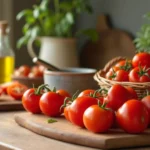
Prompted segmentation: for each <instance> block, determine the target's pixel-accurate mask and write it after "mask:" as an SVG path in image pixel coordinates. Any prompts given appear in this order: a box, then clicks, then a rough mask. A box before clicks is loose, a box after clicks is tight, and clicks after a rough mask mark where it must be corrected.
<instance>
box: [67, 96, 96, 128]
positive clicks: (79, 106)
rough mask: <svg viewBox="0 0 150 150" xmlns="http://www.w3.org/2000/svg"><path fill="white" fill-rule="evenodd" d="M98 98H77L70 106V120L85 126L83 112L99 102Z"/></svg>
mask: <svg viewBox="0 0 150 150" xmlns="http://www.w3.org/2000/svg"><path fill="white" fill-rule="evenodd" d="M97 103H98V101H97V99H96V98H93V97H89V96H82V97H78V98H76V99H75V100H74V101H73V102H72V104H71V105H70V106H69V112H68V115H69V119H70V121H71V122H72V123H73V124H75V125H77V126H80V127H84V123H83V113H84V111H85V110H86V109H87V108H88V107H89V106H91V105H95V104H97Z"/></svg>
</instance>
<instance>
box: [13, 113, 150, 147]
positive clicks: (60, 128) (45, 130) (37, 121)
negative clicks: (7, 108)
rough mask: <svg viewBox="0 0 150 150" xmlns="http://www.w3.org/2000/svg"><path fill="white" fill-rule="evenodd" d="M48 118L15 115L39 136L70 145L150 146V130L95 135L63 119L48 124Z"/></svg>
mask: <svg viewBox="0 0 150 150" xmlns="http://www.w3.org/2000/svg"><path fill="white" fill-rule="evenodd" d="M47 119H48V117H47V116H44V115H32V114H30V113H27V112H25V113H22V114H16V115H15V121H16V122H17V123H18V124H19V125H20V126H23V127H25V128H27V129H29V130H31V131H33V132H35V133H37V134H40V135H43V136H46V137H49V138H53V139H57V140H60V141H65V142H68V143H73V144H78V145H82V146H88V147H91V148H101V149H112V148H127V147H138V146H148V145H150V129H147V130H146V131H145V132H144V133H143V134H127V133H124V132H123V131H122V130H119V129H112V130H110V131H109V132H108V133H105V134H94V133H91V132H89V131H87V130H86V129H83V128H79V127H77V126H75V125H72V124H71V123H70V122H68V121H66V120H65V119H64V118H63V117H61V118H57V121H58V122H55V123H51V124H48V123H47Z"/></svg>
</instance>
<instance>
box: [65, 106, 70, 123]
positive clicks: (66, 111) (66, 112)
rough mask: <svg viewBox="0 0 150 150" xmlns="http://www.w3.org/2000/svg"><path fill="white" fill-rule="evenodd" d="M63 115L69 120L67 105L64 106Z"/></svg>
mask: <svg viewBox="0 0 150 150" xmlns="http://www.w3.org/2000/svg"><path fill="white" fill-rule="evenodd" d="M64 116H65V118H66V119H67V120H68V121H70V118H69V105H68V106H66V107H65V108H64Z"/></svg>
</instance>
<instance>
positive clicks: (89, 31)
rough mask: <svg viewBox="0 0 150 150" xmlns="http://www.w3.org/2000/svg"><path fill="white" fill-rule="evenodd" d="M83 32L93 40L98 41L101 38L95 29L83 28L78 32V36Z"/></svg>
mask: <svg viewBox="0 0 150 150" xmlns="http://www.w3.org/2000/svg"><path fill="white" fill-rule="evenodd" d="M81 34H83V35H85V36H87V37H88V38H90V39H91V40H92V41H93V42H96V41H97V40H98V39H99V34H98V32H97V31H96V30H95V29H85V30H81V31H80V32H78V33H77V35H78V36H79V35H81Z"/></svg>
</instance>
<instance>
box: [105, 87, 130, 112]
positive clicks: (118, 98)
mask: <svg viewBox="0 0 150 150" xmlns="http://www.w3.org/2000/svg"><path fill="white" fill-rule="evenodd" d="M129 98H130V93H129V92H128V90H127V89H126V88H125V87H123V86H122V85H119V84H115V85H113V86H112V87H111V88H110V89H109V90H108V95H107V97H106V98H105V99H104V103H106V104H107V107H109V108H112V109H113V110H117V109H118V108H119V107H120V106H121V105H122V104H123V103H124V102H126V101H127V100H129Z"/></svg>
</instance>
